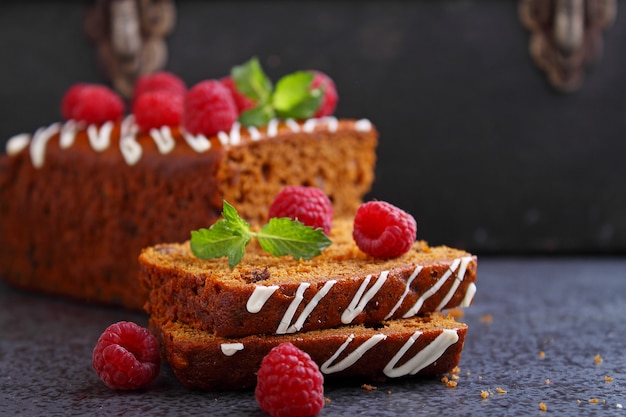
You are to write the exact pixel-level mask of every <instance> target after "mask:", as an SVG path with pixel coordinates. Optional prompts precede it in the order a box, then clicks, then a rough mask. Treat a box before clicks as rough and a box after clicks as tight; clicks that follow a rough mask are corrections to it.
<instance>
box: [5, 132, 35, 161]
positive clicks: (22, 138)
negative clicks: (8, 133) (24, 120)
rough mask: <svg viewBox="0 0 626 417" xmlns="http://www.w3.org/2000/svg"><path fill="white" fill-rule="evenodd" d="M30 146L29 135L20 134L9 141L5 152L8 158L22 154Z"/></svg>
mask: <svg viewBox="0 0 626 417" xmlns="http://www.w3.org/2000/svg"><path fill="white" fill-rule="evenodd" d="M29 144H30V135H29V134H28V133H20V134H19V135H15V136H13V137H12V138H10V139H9V141H8V142H7V146H6V152H7V154H8V155H9V156H13V155H17V154H18V153H20V152H22V151H23V150H24V149H26V147H27V146H28V145H29Z"/></svg>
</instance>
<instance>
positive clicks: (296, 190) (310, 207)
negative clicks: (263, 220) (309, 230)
mask: <svg viewBox="0 0 626 417" xmlns="http://www.w3.org/2000/svg"><path fill="white" fill-rule="evenodd" d="M268 217H269V218H270V219H271V218H273V217H289V218H290V219H292V220H298V221H300V222H302V223H304V224H305V225H306V226H311V227H314V228H320V227H321V228H322V229H323V230H324V233H326V234H329V233H330V229H331V228H332V224H333V205H332V203H331V202H330V199H329V198H328V196H326V194H324V191H322V190H321V189H319V188H316V187H305V186H300V185H289V186H287V187H285V188H283V189H282V190H281V191H280V192H279V193H278V194H277V195H276V197H274V201H273V202H272V204H271V205H270V209H269V214H268Z"/></svg>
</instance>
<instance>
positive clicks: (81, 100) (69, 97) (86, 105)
mask: <svg viewBox="0 0 626 417" xmlns="http://www.w3.org/2000/svg"><path fill="white" fill-rule="evenodd" d="M61 112H62V114H63V117H64V118H65V119H74V120H76V121H83V122H86V123H94V124H102V123H105V122H108V121H110V120H118V119H120V118H121V117H122V115H123V114H124V102H123V101H122V98H121V97H120V96H119V95H117V94H116V93H115V92H114V91H113V90H111V89H110V88H108V87H105V86H103V85H97V84H76V85H74V86H73V87H70V89H69V90H68V91H67V92H66V93H65V95H64V96H63V100H62V101H61Z"/></svg>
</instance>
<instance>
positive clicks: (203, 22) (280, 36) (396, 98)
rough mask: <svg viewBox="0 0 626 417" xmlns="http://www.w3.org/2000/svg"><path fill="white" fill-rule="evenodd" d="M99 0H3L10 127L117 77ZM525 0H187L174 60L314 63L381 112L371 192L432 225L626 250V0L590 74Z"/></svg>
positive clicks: (342, 107) (355, 107)
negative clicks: (535, 52)
mask: <svg viewBox="0 0 626 417" xmlns="http://www.w3.org/2000/svg"><path fill="white" fill-rule="evenodd" d="M90 3H91V2H86V1H82V2H58V1H57V2H55V1H50V2H43V1H41V2H17V1H13V2H11V1H9V2H7V1H4V2H2V3H0V52H1V54H2V59H1V63H0V97H1V100H0V103H1V104H0V106H1V116H0V120H1V121H2V122H1V123H0V141H2V143H1V144H2V145H3V148H4V143H5V142H6V140H7V139H8V138H9V137H11V136H13V135H15V134H17V133H23V132H29V133H32V132H34V131H35V130H36V129H37V128H38V127H40V126H44V125H48V124H50V123H52V122H55V121H57V120H59V119H60V115H59V103H60V100H61V97H62V95H63V93H64V91H65V90H66V89H67V88H68V87H69V86H71V85H72V84H74V83H76V82H79V81H84V82H101V83H106V82H107V80H106V78H105V77H103V74H102V72H101V71H100V70H99V67H98V64H97V61H96V56H95V51H94V46H93V45H92V44H91V43H90V42H89V40H88V39H87V38H86V37H85V35H84V33H83V28H82V19H83V12H84V8H85V6H86V5H88V4H90ZM518 6H519V2H518V1H517V0H439V1H428V0H421V1H417V0H416V1H384V2H383V1H361V2H345V1H333V2H330V1H303V2H285V1H283V2H257V1H254V2H243V1H230V2H226V1H224V2H214V1H185V0H181V1H178V2H176V8H177V21H176V27H175V29H174V31H173V32H172V34H171V35H170V36H168V37H167V38H166V40H167V45H168V49H169V58H168V61H167V65H166V67H165V69H166V70H169V71H172V72H174V73H176V74H178V75H179V76H180V77H182V78H183V79H184V80H185V81H186V83H187V84H188V86H191V85H193V84H195V83H196V82H199V81H201V80H204V79H208V78H219V77H222V76H223V75H225V74H227V73H228V72H229V70H230V68H231V67H232V66H233V65H237V64H240V63H243V62H244V61H246V60H248V59H249V58H250V57H252V56H257V57H258V58H259V59H260V61H261V63H262V65H263V67H264V69H265V71H266V72H267V73H268V75H269V76H270V77H271V78H272V79H273V80H274V81H276V80H277V79H278V78H279V77H280V76H282V75H284V74H286V73H288V72H292V71H295V70H299V69H318V70H321V71H324V72H326V73H327V74H329V75H330V76H331V77H332V78H333V79H334V80H335V83H336V85H337V88H338V91H339V95H340V101H339V105H338V108H337V112H336V115H337V116H339V117H354V118H361V117H366V118H369V119H370V120H371V121H372V122H373V123H374V124H375V125H376V126H377V128H378V129H379V131H380V134H381V137H380V145H379V150H378V155H379V162H378V166H377V171H376V175H377V176H376V182H375V184H374V187H373V190H372V192H371V194H370V196H369V197H368V198H376V199H382V200H387V201H389V202H391V203H393V204H395V205H398V206H400V207H402V208H404V209H406V210H407V211H410V212H411V213H412V214H413V215H414V216H415V217H416V219H417V221H418V237H419V238H422V239H426V240H428V241H429V242H430V243H431V244H448V245H451V246H458V247H463V248H466V249H469V250H472V251H474V252H476V253H479V254H481V253H482V254H499V253H506V254H510V253H518V254H529V253H558V254H599V253H609V254H616V253H625V252H626V190H625V189H624V188H625V187H624V183H625V181H624V180H625V179H626V163H625V157H626V0H618V12H617V17H616V20H615V22H614V24H613V25H612V26H611V27H609V28H608V29H607V30H606V31H605V32H604V34H603V39H604V52H603V55H602V57H601V59H600V60H599V61H598V62H597V63H596V64H595V65H594V66H593V67H592V68H591V69H590V70H589V71H587V73H586V78H585V80H584V83H583V85H582V86H581V88H580V89H578V90H577V91H576V92H570V93H562V92H559V91H557V90H555V89H554V88H553V87H552V86H551V85H550V84H549V83H548V81H547V79H546V76H545V74H544V73H543V72H542V71H541V70H539V69H538V68H537V66H536V65H535V64H534V62H533V60H532V59H531V57H530V55H529V37H530V36H529V31H528V30H527V29H526V28H525V27H524V26H523V25H522V24H521V22H520V19H519V14H518Z"/></svg>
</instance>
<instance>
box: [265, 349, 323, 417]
mask: <svg viewBox="0 0 626 417" xmlns="http://www.w3.org/2000/svg"><path fill="white" fill-rule="evenodd" d="M254 395H255V397H256V400H257V402H258V403H259V406H260V407H261V409H262V410H263V411H265V412H267V413H269V414H270V415H271V416H272V417H297V416H299V417H307V416H314V415H316V414H317V413H319V412H320V411H321V410H322V408H323V407H324V402H325V400H324V377H323V376H322V373H321V372H320V370H319V368H318V367H317V364H316V363H315V362H313V360H312V359H311V357H310V356H309V355H308V354H307V353H306V352H303V351H302V350H300V349H298V348H297V347H296V346H294V345H293V344H291V343H281V344H280V345H278V346H276V347H274V348H273V349H272V350H271V351H270V352H269V353H268V354H267V355H266V356H265V357H264V358H263V360H262V361H261V369H260V370H259V373H258V375H257V386H256V389H255V392H254Z"/></svg>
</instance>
